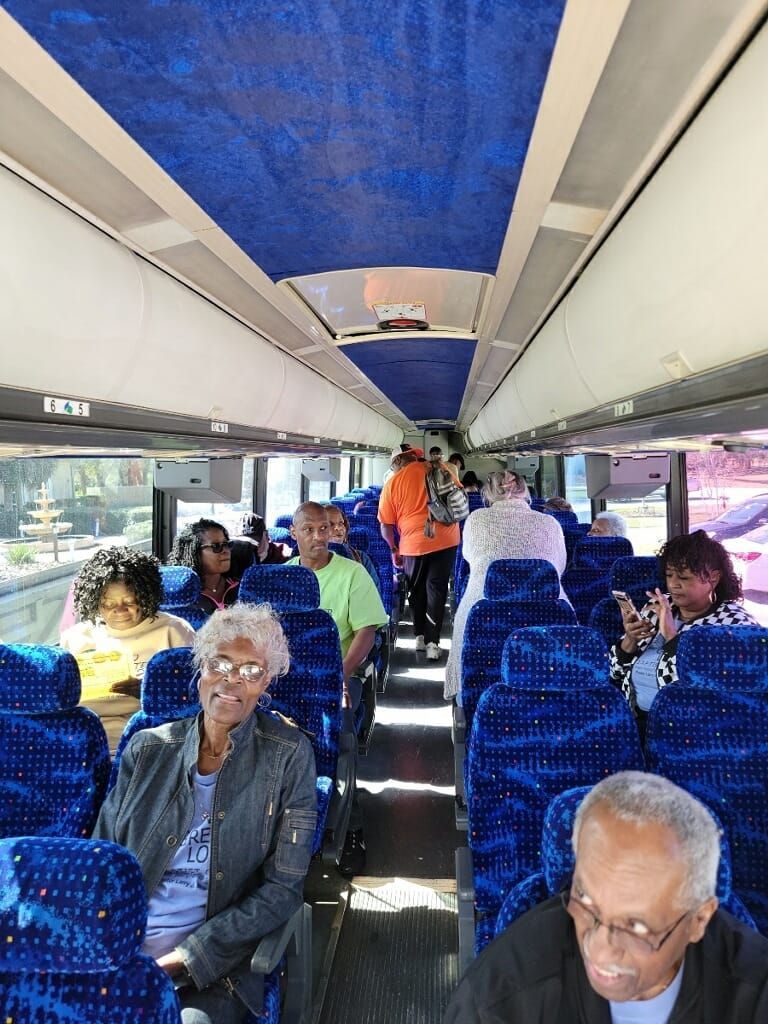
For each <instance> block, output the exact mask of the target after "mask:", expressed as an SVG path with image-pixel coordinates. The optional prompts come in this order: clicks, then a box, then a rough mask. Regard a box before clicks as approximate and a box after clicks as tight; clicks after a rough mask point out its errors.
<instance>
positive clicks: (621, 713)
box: [456, 626, 644, 967]
mask: <svg viewBox="0 0 768 1024" xmlns="http://www.w3.org/2000/svg"><path fill="white" fill-rule="evenodd" d="M608 673H609V669H608V652H607V650H606V647H605V644H604V643H603V641H602V639H601V638H600V637H599V636H598V635H597V634H596V633H594V632H593V631H592V630H590V629H586V628H584V627H578V626H550V627H548V628H543V627H532V628H531V627H529V628H526V629H517V630H515V631H513V632H512V633H511V635H510V636H509V637H508V639H507V641H506V643H505V645H504V652H503V657H502V678H503V682H502V683H501V684H497V685H495V686H492V687H491V688H490V689H489V690H487V691H486V692H485V693H484V694H483V695H482V697H481V698H480V701H479V703H478V705H477V710H476V712H475V715H474V720H473V723H472V733H471V737H470V742H469V744H468V750H467V765H466V792H467V809H468V815H469V831H468V839H469V847H468V848H466V847H464V848H460V849H459V850H457V858H456V861H457V863H456V868H457V882H458V885H457V889H458V892H459V901H460V908H459V943H460V946H459V958H460V966H462V967H463V966H465V964H466V963H467V961H468V959H469V957H470V956H471V947H472V939H471V937H472V921H473V916H472V904H471V902H470V900H469V899H468V896H469V894H470V893H472V894H473V895H474V907H475V909H476V911H477V913H478V921H477V926H476V928H475V929H474V939H475V942H476V944H477V945H478V946H482V945H484V943H485V942H486V941H487V938H488V937H489V936H490V935H492V934H493V929H494V926H495V921H496V916H497V914H498V912H499V909H500V907H501V904H502V902H503V900H504V897H505V896H506V894H507V892H508V891H509V890H510V888H511V887H512V886H513V885H514V884H515V883H516V882H519V881H522V879H524V878H526V877H527V876H528V875H530V874H532V873H533V872H534V871H536V870H538V867H539V857H540V850H539V846H540V837H541V828H542V824H543V820H544V814H545V812H546V809H547V806H548V804H549V801H550V800H551V799H552V797H554V796H556V795H557V794H558V793H560V792H562V791H563V789H565V788H567V787H569V786H571V785H573V783H574V782H575V783H577V784H579V785H594V784H595V783H597V782H599V781H600V779H602V778H604V777H605V776H606V775H611V774H613V773H614V772H617V771H620V770H622V769H624V768H635V769H638V770H642V769H643V767H644V764H643V754H642V750H641V749H640V741H639V738H638V732H637V727H636V725H635V721H634V718H633V717H632V714H631V712H630V710H629V706H628V705H627V702H626V701H625V700H624V698H623V697H622V695H621V694H620V693H619V692H618V690H617V689H616V688H615V687H614V686H613V685H612V684H611V683H610V682H609V678H608Z"/></svg>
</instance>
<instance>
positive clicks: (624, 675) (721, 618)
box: [611, 530, 756, 732]
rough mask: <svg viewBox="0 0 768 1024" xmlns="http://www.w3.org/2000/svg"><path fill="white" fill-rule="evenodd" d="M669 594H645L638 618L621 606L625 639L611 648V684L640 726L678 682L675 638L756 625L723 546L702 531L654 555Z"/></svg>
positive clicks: (672, 541) (674, 541)
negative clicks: (696, 629) (698, 630)
mask: <svg viewBox="0 0 768 1024" xmlns="http://www.w3.org/2000/svg"><path fill="white" fill-rule="evenodd" d="M658 557H659V564H660V568H661V575H662V576H663V577H664V579H665V580H666V589H667V591H668V593H666V594H665V593H663V592H662V591H661V590H660V589H659V588H658V587H657V588H656V589H655V590H654V591H647V592H646V593H647V594H648V597H649V601H648V603H647V604H646V605H645V607H644V608H643V609H642V611H640V612H638V611H636V610H632V609H630V608H629V607H627V608H625V607H624V605H623V604H622V605H621V616H622V619H623V621H624V629H625V633H624V636H623V637H622V638H621V640H619V641H618V643H615V644H614V645H613V647H612V648H611V678H612V679H613V681H614V682H615V683H617V684H618V685H619V686H621V689H622V691H623V693H624V696H625V697H626V698H627V700H628V701H629V703H630V705H631V706H632V708H633V709H634V710H635V712H636V713H637V716H638V721H639V722H640V725H641V732H642V726H643V725H644V724H645V717H646V715H647V712H648V709H649V708H650V706H651V704H652V702H653V698H654V697H655V696H656V694H657V693H658V691H659V690H660V689H661V687H662V686H666V685H667V684H669V683H676V682H677V664H676V652H677V638H678V636H679V635H680V633H682V632H684V631H685V630H687V629H691V628H692V627H693V626H743V625H756V623H755V620H754V619H753V618H752V616H751V615H750V614H749V612H746V611H744V609H743V608H742V606H741V603H740V602H741V584H740V582H739V578H738V576H737V575H736V573H735V572H734V571H733V565H732V564H731V558H730V555H729V554H728V552H727V551H726V550H725V548H724V547H723V545H722V544H719V543H718V542H717V541H716V540H713V539H712V538H711V537H709V536H708V535H707V534H706V533H705V532H704V531H703V530H696V532H695V533H689V534H683V535H682V536H680V537H672V538H671V539H670V540H668V541H667V542H666V544H664V545H662V547H661V549H660V550H659V553H658Z"/></svg>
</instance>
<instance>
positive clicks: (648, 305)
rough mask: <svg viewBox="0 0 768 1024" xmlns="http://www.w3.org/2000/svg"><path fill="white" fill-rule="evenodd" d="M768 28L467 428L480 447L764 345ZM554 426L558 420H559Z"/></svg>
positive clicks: (609, 406) (610, 410)
mask: <svg viewBox="0 0 768 1024" xmlns="http://www.w3.org/2000/svg"><path fill="white" fill-rule="evenodd" d="M766 95H768V28H766V27H764V28H763V29H762V30H761V31H760V33H759V34H758V35H757V36H756V37H755V39H754V40H753V41H752V43H751V44H750V45H749V46H748V48H747V49H746V50H745V52H744V54H743V55H742V56H741V58H740V59H739V60H738V62H737V63H736V64H735V65H734V67H733V68H732V70H731V71H730V73H729V74H728V76H727V77H726V78H725V79H724V81H723V83H722V84H721V85H720V87H719V88H718V90H717V91H716V92H715V93H714V94H713V96H712V97H711V98H710V99H709V101H708V102H707V104H706V106H705V107H704V108H703V110H702V111H701V113H700V114H699V115H698V116H697V118H696V120H695V121H694V122H693V123H692V125H691V126H690V127H689V128H688V130H687V131H686V133H685V134H684V135H683V136H682V138H681V139H680V140H679V141H678V142H677V144H676V146H675V148H674V149H673V150H672V151H671V153H670V154H669V155H668V156H667V158H666V159H665V161H664V163H663V164H662V165H661V167H660V168H659V170H658V171H657V172H656V174H655V175H654V177H653V178H652V179H651V180H650V181H649V182H648V184H647V185H646V186H645V188H644V190H643V191H642V192H641V194H640V195H639V196H638V198H637V199H636V200H635V202H634V204H633V205H632V206H631V207H630V209H629V210H628V212H627V213H626V214H625V215H624V217H623V218H622V220H621V221H620V222H619V224H618V226H617V227H616V228H615V229H614V230H613V232H612V233H611V234H610V235H609V237H608V238H607V240H606V241H605V242H604V244H603V245H602V247H601V248H600V250H599V251H598V252H597V254H596V255H595V256H594V257H593V259H592V261H591V262H590V263H589V264H588V265H587V267H586V269H585V271H584V272H583V274H582V275H581V277H580V278H579V279H578V281H577V282H576V284H575V285H574V286H573V288H572V289H571V291H570V292H569V293H568V295H567V296H566V298H565V299H564V300H563V301H562V302H561V303H560V305H559V306H558V307H557V309H556V310H555V311H554V313H553V314H552V316H551V317H550V318H549V320H548V321H547V322H546V323H545V325H544V326H543V328H542V329H541V331H540V332H539V334H538V335H537V336H536V337H535V338H534V340H533V341H532V342H531V343H530V345H529V347H528V348H527V349H526V351H525V352H524V354H523V355H522V356H521V358H520V359H519V360H518V362H517V363H516V364H515V365H514V367H513V368H512V370H511V372H510V373H509V375H508V376H507V378H506V379H505V380H504V381H503V382H502V384H501V385H500V387H499V388H498V390H497V391H496V393H495V394H494V395H493V397H492V398H491V399H490V401H489V402H488V403H487V405H486V406H485V407H484V408H483V409H482V410H481V412H480V413H479V415H478V416H477V417H476V419H475V420H474V422H473V423H472V425H471V426H470V428H469V431H468V434H469V441H470V443H471V445H473V446H476V447H480V446H482V445H491V444H493V443H495V442H496V441H501V440H502V439H504V438H509V437H511V436H514V435H518V440H519V441H522V440H523V437H521V436H519V435H521V434H522V435H524V436H526V437H531V436H533V435H532V434H531V431H538V432H539V434H541V433H542V431H541V428H542V427H543V426H545V425H550V426H552V425H556V424H559V423H562V422H563V421H565V422H566V423H567V420H568V418H569V417H572V416H576V415H579V414H585V413H589V412H593V411H595V410H598V409H600V408H602V409H604V413H605V416H606V418H607V419H609V418H611V417H612V416H613V415H614V403H618V402H620V401H621V400H623V399H628V398H630V397H632V396H637V395H639V394H641V393H644V392H647V391H650V390H652V389H655V388H658V387H661V386H663V385H665V384H670V382H673V381H677V380H682V379H685V378H688V377H692V376H695V375H697V374H701V373H705V372H706V371H709V370H712V369H714V368H717V367H721V366H725V365H727V364H732V363H736V362H738V361H742V360H747V359H749V358H752V357H755V356H758V355H759V354H761V353H763V352H766V351H768V336H767V335H766V317H765V297H764V296H765V258H764V257H765V238H766V237H768V177H766V174H765V167H766V166H768V107H766V104H765V99H764V98H765V96H766ZM559 429H563V428H562V427H561V428H559Z"/></svg>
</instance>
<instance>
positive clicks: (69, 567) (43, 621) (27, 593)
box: [0, 459, 153, 644]
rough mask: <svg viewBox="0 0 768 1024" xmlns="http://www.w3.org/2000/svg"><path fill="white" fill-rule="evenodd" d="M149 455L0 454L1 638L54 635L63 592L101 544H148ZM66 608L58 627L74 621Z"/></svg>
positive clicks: (41, 639)
mask: <svg viewBox="0 0 768 1024" xmlns="http://www.w3.org/2000/svg"><path fill="white" fill-rule="evenodd" d="M152 468H153V463H152V460H151V459H9V460H3V461H0V509H1V511H0V639H2V641H3V642H4V643H30V644H48V643H57V642H58V639H59V633H60V627H61V625H62V616H63V615H64V609H65V603H66V602H67V594H68V592H69V588H70V585H71V582H72V579H73V577H74V576H75V575H76V574H77V572H78V569H79V568H80V566H81V565H82V563H83V562H85V561H86V560H87V559H89V558H90V557H91V555H93V554H95V553H96V552H97V551H98V550H99V548H104V547H111V546H113V545H115V544H128V545H130V546H132V547H136V548H138V549H139V550H141V551H147V552H149V551H151V549H152ZM74 621H75V619H74V612H73V611H72V610H71V609H68V610H67V621H65V622H64V627H66V626H69V625H72V624H73V623H74Z"/></svg>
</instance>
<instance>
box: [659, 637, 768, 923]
mask: <svg viewBox="0 0 768 1024" xmlns="http://www.w3.org/2000/svg"><path fill="white" fill-rule="evenodd" d="M766 659H768V630H766V629H763V628H761V627H759V626H699V627H698V628H697V629H691V630H687V631H686V632H685V633H683V634H682V635H681V636H680V642H679V644H678V648H677V664H678V675H679V680H680V681H679V682H678V683H677V684H675V685H672V686H665V687H664V688H663V689H662V690H661V691H660V692H659V693H658V694H657V696H656V699H655V700H654V702H653V704H652V706H651V710H650V712H649V714H648V727H647V735H646V751H647V757H648V767H649V770H650V771H654V772H658V773H659V774H660V775H666V776H667V778H670V779H672V780H673V781H674V782H676V783H677V784H678V785H680V786H683V787H684V788H685V789H687V790H688V791H689V792H691V793H693V794H694V795H695V796H697V797H699V799H700V800H703V801H704V802H705V803H706V804H707V805H708V806H710V807H713V808H714V809H715V810H716V811H717V814H718V815H719V817H720V818H721V820H722V822H723V826H724V828H725V831H726V833H727V835H728V839H729V840H730V844H731V853H732V862H733V885H734V889H735V890H736V892H737V893H738V894H739V896H740V897H741V898H742V899H743V901H744V903H745V904H746V906H747V908H748V910H749V911H750V913H751V914H752V916H753V917H754V919H755V921H756V922H757V926H758V928H759V929H760V931H761V932H762V933H763V934H765V935H768V800H766V793H768V661H767V660H766Z"/></svg>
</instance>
